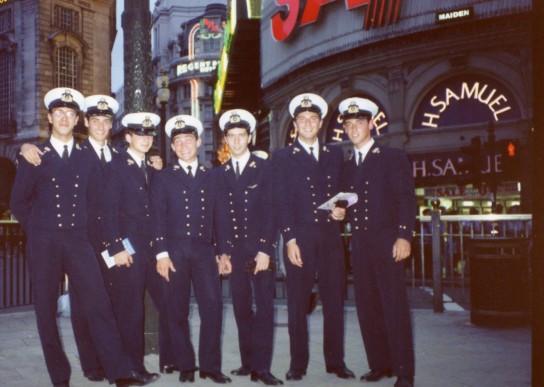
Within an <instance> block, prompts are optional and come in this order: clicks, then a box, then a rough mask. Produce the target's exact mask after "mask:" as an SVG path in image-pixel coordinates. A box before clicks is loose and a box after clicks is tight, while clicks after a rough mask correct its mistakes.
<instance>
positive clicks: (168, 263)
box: [157, 257, 176, 281]
mask: <svg viewBox="0 0 544 387" xmlns="http://www.w3.org/2000/svg"><path fill="white" fill-rule="evenodd" d="M170 270H171V271H172V272H174V273H175V272H176V268H175V267H174V264H173V263H172V260H171V259H170V257H164V258H161V259H158V260H157V273H159V274H160V275H161V277H163V278H164V279H165V280H167V281H170V276H169V274H170Z"/></svg>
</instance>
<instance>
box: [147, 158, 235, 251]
mask: <svg viewBox="0 0 544 387" xmlns="http://www.w3.org/2000/svg"><path fill="white" fill-rule="evenodd" d="M220 183H221V182H220V179H219V176H218V174H217V172H216V171H212V170H211V169H208V168H206V167H204V166H203V165H199V166H198V168H197V170H196V173H195V175H194V177H189V175H187V173H186V172H185V170H184V169H183V168H182V167H181V166H180V165H179V163H177V162H176V163H175V164H174V165H171V166H169V167H168V168H166V169H163V170H161V171H159V172H158V173H156V174H155V177H154V181H153V184H152V187H151V197H152V202H153V235H154V238H153V251H154V252H155V254H158V253H161V252H164V251H168V245H167V240H168V239H171V238H175V239H193V240H196V241H201V242H203V243H210V244H211V243H215V244H216V252H217V253H218V254H230V251H231V248H232V238H231V237H230V235H231V232H230V230H229V229H228V227H227V212H226V206H225V202H224V200H225V195H224V190H223V189H222V186H221V184H220ZM180 214H182V216H180ZM149 226H150V225H149Z"/></svg>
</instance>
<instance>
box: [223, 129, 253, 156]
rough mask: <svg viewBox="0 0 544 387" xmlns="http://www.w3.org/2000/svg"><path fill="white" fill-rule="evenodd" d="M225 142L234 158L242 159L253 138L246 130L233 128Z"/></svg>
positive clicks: (228, 132)
mask: <svg viewBox="0 0 544 387" xmlns="http://www.w3.org/2000/svg"><path fill="white" fill-rule="evenodd" d="M225 140H226V141H227V145H228V146H229V150H230V153H231V154H232V155H233V156H234V157H240V156H241V155H243V154H244V153H245V152H246V151H247V147H248V145H249V142H250V141H251V137H250V136H249V133H248V132H247V129H244V128H232V129H229V130H228V131H227V134H225Z"/></svg>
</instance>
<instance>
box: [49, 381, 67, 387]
mask: <svg viewBox="0 0 544 387" xmlns="http://www.w3.org/2000/svg"><path fill="white" fill-rule="evenodd" d="M53 386H54V387H70V381H69V380H66V381H64V382H60V383H55V384H53Z"/></svg>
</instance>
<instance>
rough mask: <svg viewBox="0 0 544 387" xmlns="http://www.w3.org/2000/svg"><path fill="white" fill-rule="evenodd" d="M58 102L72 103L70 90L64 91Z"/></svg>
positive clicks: (72, 98)
mask: <svg viewBox="0 0 544 387" xmlns="http://www.w3.org/2000/svg"><path fill="white" fill-rule="evenodd" d="M60 100H61V101H62V102H73V101H74V97H72V93H70V90H65V91H64V93H62V96H61V97H60Z"/></svg>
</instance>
